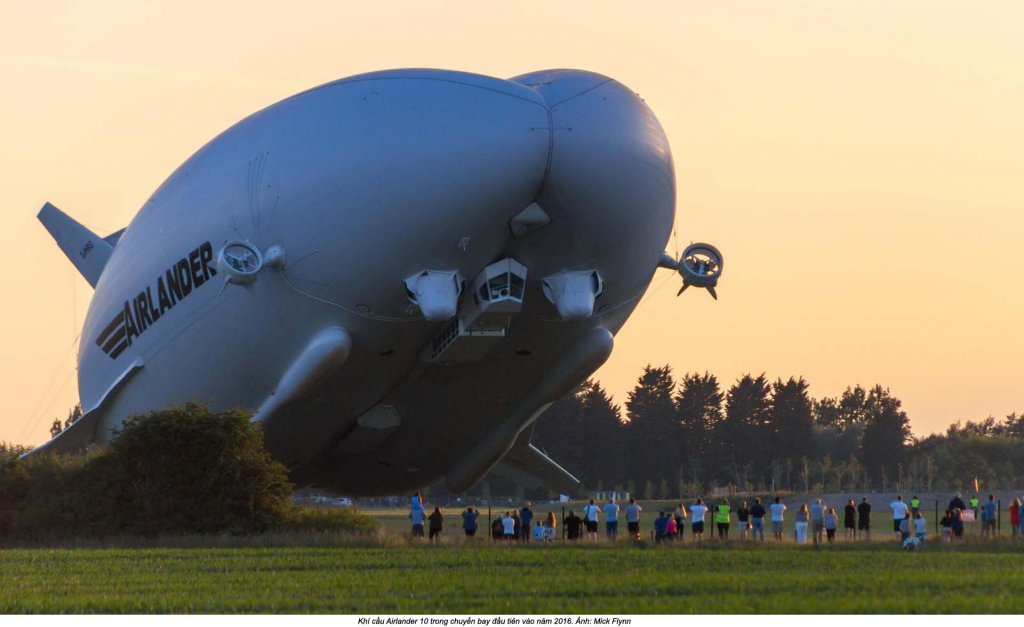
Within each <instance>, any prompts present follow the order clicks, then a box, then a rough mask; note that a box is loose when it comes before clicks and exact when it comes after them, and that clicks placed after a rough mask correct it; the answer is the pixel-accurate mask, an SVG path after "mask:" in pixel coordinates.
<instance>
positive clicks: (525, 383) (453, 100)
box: [54, 70, 675, 494]
mask: <svg viewBox="0 0 1024 627" xmlns="http://www.w3.org/2000/svg"><path fill="white" fill-rule="evenodd" d="M674 204H675V186H674V177H673V169H672V160H671V153H670V151H669V149H668V144H667V141H666V140H665V137H664V133H663V132H662V130H661V127H660V126H659V125H658V123H657V120H656V119H655V117H654V115H653V113H651V111H650V109H649V108H648V107H647V106H646V104H644V103H643V101H642V100H640V99H639V98H638V97H637V96H636V95H635V94H634V93H632V92H631V91H629V90H628V89H626V88H625V87H624V86H622V85H621V84H619V83H617V82H615V81H612V80H610V79H608V78H606V77H603V76H600V75H597V74H592V73H587V72H579V71H568V70H567V71H550V72H540V73H536V74H530V75H525V76H521V77H517V78H515V79H512V80H500V79H494V78H489V77H483V76H478V75H472V74H465V73H459V72H448V71H439V70H400V71H388V72H378V73H373V74H369V75H362V76H357V77H352V78H349V79H343V80H341V81H337V82H335V83H330V84H327V85H324V86H321V87H319V88H316V89H313V90H310V91H308V92H304V93H302V94H299V95H297V96H294V97H292V98H289V99H287V100H285V101H282V102H281V103H278V104H276V105H273V106H271V107H268V108H267V109H264V110H263V111H260V112H258V113H256V114H254V115H253V116H250V117H249V118H246V119H245V120H243V121H241V122H239V123H238V124H237V125H235V126H234V127H232V128H230V129H228V130H227V131H225V132H224V133H223V134H221V135H220V136H218V137H217V138H215V139H214V140H212V141H211V142H210V143H209V144H207V145H206V146H205V147H203V148H202V149H201V150H199V151H198V152H197V153H196V154H195V155H194V156H193V157H192V158H190V159H189V160H188V161H186V162H185V163H184V164H183V165H182V166H181V167H180V168H179V169H178V170H177V171H176V172H174V173H173V174H172V175H171V176H170V177H169V178H168V180H167V181H166V182H165V183H164V184H163V185H162V186H161V187H160V188H159V189H158V190H157V191H156V192H155V193H154V195H153V197H152V198H151V199H150V200H149V201H148V202H147V203H146V205H145V206H144V207H143V209H142V210H141V211H140V212H139V214H138V215H137V216H136V217H135V218H134V219H133V220H132V222H131V223H130V224H129V225H128V227H127V228H126V230H125V231H124V233H123V234H122V235H120V238H119V239H118V240H117V241H116V245H114V246H113V248H112V250H111V251H110V253H109V259H108V260H106V263H105V266H104V267H103V269H102V273H101V274H99V277H98V281H97V282H96V285H95V287H96V292H95V295H94V298H93V301H92V303H91V305H90V309H89V313H88V316H87V319H86V322H85V326H84V329H83V334H82V341H81V348H80V352H79V388H80V395H81V399H82V404H83V407H84V408H85V409H86V411H87V414H90V413H91V414H92V415H91V416H90V420H89V421H88V423H87V424H86V425H83V427H82V428H81V429H80V430H81V431H82V432H83V434H84V435H78V436H75V437H65V436H62V437H61V438H58V441H60V440H64V442H65V443H66V444H65V445H64V446H65V447H66V446H70V445H71V444H72V443H76V444H80V443H81V442H83V441H86V440H88V441H95V442H100V443H102V442H104V441H106V440H107V439H109V437H110V434H111V432H112V430H114V429H116V428H117V426H118V425H120V424H121V423H122V422H123V421H124V420H125V419H126V418H127V417H128V416H131V415H133V414H141V413H145V412H148V411H152V410H154V409H160V408H163V407H168V406H172V405H180V404H182V403H185V402H189V401H201V402H205V403H207V404H209V405H210V406H211V407H213V408H218V409H219V408H228V407H239V406H241V407H245V408H248V409H250V410H252V411H253V412H255V416H256V420H258V421H260V423H261V425H262V426H263V429H264V433H265V441H266V445H267V447H268V448H269V450H270V451H271V452H272V453H273V454H274V455H275V456H276V457H277V458H278V459H280V460H281V461H282V462H284V463H285V464H286V465H288V466H289V467H290V468H291V469H292V473H293V477H295V479H296V480H297V481H299V482H301V483H305V484H315V485H320V486H323V487H327V488H332V489H335V490H338V491H342V492H347V493H352V494H385V493H394V492H397V491H402V490H408V489H411V488H415V487H417V486H422V485H426V484H428V483H430V482H433V481H436V480H439V479H447V480H448V482H449V485H450V486H452V487H453V488H455V489H466V488H467V487H468V486H470V485H472V483H473V482H474V481H476V480H477V479H478V478H479V476H480V475H481V474H482V473H483V472H486V471H487V470H489V469H490V468H492V467H494V465H495V464H498V463H499V462H500V461H501V460H502V458H503V457H505V456H506V455H508V454H510V451H513V450H514V449H515V447H517V446H518V447H522V446H523V445H524V442H523V436H524V434H527V433H528V431H527V429H528V427H529V424H530V422H531V421H532V420H533V419H535V417H536V415H537V414H538V412H539V411H541V410H542V408H543V407H545V406H546V404H548V403H550V402H552V401H553V400H555V399H556V398H557V397H558V396H560V395H562V394H565V393H566V392H568V391H570V390H571V389H572V388H573V387H574V386H575V385H578V384H579V383H581V382H582V381H583V380H585V378H586V377H587V376H589V375H590V374H591V373H592V372H593V371H594V370H595V369H596V368H597V367H599V366H600V364H601V363H602V362H603V361H604V359H606V358H607V356H608V354H609V352H610V351H611V336H612V335H613V334H614V333H615V332H617V331H618V329H619V328H620V327H621V326H622V325H623V324H624V323H625V321H626V319H627V318H628V316H629V314H630V313H631V312H632V310H633V308H634V307H635V306H636V304H637V303H638V301H639V299H640V297H641V296H642V294H643V293H644V291H645V290H646V288H647V286H648V284H649V283H650V280H651V277H652V275H653V273H654V271H655V269H656V268H657V266H658V262H659V257H660V255H661V251H662V250H663V248H664V245H665V243H666V241H667V239H668V235H669V232H670V230H671V225H672V222H673V218H674ZM527 208H530V209H529V211H527ZM522 216H527V217H528V218H523V217H522ZM535 216H541V218H537V217H535ZM524 225H525V226H524ZM232 242H235V243H241V245H242V246H248V247H251V248H252V249H253V250H254V254H256V255H258V256H260V257H261V258H266V259H267V260H268V263H267V264H266V266H265V267H263V268H262V269H260V270H259V271H258V272H256V273H253V274H252V276H251V277H249V276H248V275H245V276H244V277H243V276H242V275H240V274H239V273H237V272H235V273H234V274H232V272H233V271H234V270H233V269H232V268H229V267H225V266H224V265H223V263H224V259H225V257H224V251H225V250H227V249H228V248H229V247H230V246H231V245H232ZM271 257H273V259H274V261H273V262H272V263H271V262H269V260H270V259H271ZM504 259H508V260H512V261H511V262H510V263H513V264H518V265H516V267H519V266H522V267H523V268H524V272H527V273H528V274H527V275H526V278H525V286H524V291H523V293H522V295H521V299H520V301H521V302H518V303H516V307H517V308H516V310H515V311H512V312H511V313H508V314H504V315H503V316H504V317H502V316H497V317H495V316H493V315H491V317H492V318H493V319H494V320H502V321H503V322H502V323H501V328H500V329H498V328H495V329H487V330H486V331H487V332H486V333H484V332H480V331H473V330H471V329H470V330H467V331H466V333H465V334H464V335H460V336H459V342H460V343H459V344H457V345H456V346H455V347H454V348H452V350H451V351H450V352H448V353H447V354H446V356H445V357H444V358H438V357H437V356H436V355H433V356H431V355H430V351H429V350H428V349H429V347H430V346H432V345H434V346H436V345H437V342H438V341H439V340H438V338H439V337H440V336H442V335H443V334H444V333H445V330H446V329H447V328H449V327H451V324H452V322H453V321H456V322H458V321H459V320H461V319H464V315H463V312H464V311H465V310H466V308H472V307H473V304H472V302H470V301H471V298H472V294H470V293H469V290H467V289H465V286H466V285H468V284H470V283H472V281H473V279H474V277H477V276H478V275H480V273H481V272H482V271H483V270H484V269H485V268H487V267H488V266H489V264H494V263H495V262H498V261H499V260H504ZM510 267H511V266H510ZM429 272H443V273H448V274H447V275H450V276H453V277H455V282H456V284H457V289H460V290H464V291H463V292H462V293H461V295H460V296H458V300H457V301H455V302H454V303H453V305H452V306H453V308H455V309H454V310H455V311H456V312H457V314H456V316H454V317H452V318H450V319H445V320H437V319H428V318H430V316H429V315H427V313H426V312H427V308H426V304H425V302H414V300H415V299H414V298H413V296H411V295H410V291H409V290H408V289H407V288H406V287H405V286H406V285H408V284H407V283H406V284H403V281H404V280H406V279H407V278H409V277H416V276H419V275H423V274H425V273H429ZM580 273H584V275H585V273H592V274H593V276H594V277H595V278H594V281H595V284H597V283H599V284H600V293H597V292H596V291H595V294H594V295H591V297H590V298H591V299H590V301H586V300H584V301H582V302H584V309H585V311H584V314H583V315H580V314H579V313H578V312H577V313H573V314H572V315H571V316H568V315H567V314H566V313H565V312H566V311H568V310H567V309H565V308H561V307H556V303H555V302H553V301H552V298H553V297H552V295H551V289H552V287H551V286H552V285H555V284H557V285H559V286H561V285H562V283H543V280H544V278H545V277H570V278H572V277H576V278H579V276H584V275H581V274H580ZM243 274H244V273H243ZM447 275H445V276H447ZM243 278H244V280H242V279H243ZM584 278H585V276H584ZM460 282H461V283H460ZM577 283H579V282H578V281H577ZM186 288H187V289H186ZM591 305H592V308H589V309H588V307H590V306H591ZM578 309H579V308H578V307H577V310H578ZM442 311H443V309H442ZM573 311H576V310H573ZM492 326H493V325H492ZM133 327H134V328H133ZM499 331H500V332H499ZM474 333H475V334H474ZM463 340H464V341H463ZM456 349H458V350H456ZM460 350H461V351H462V352H459V351H460ZM75 428H77V426H76V427H75ZM72 430H74V428H73V429H72ZM58 441H55V442H54V448H55V449H59V448H60V446H57V442H58ZM526 443H528V439H527V442H526Z"/></svg>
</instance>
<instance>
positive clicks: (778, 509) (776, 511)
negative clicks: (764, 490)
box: [768, 496, 786, 542]
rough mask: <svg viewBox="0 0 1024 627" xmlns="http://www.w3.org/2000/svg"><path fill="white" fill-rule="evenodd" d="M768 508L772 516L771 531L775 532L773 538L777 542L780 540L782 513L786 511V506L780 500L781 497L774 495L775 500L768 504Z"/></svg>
mask: <svg viewBox="0 0 1024 627" xmlns="http://www.w3.org/2000/svg"><path fill="white" fill-rule="evenodd" d="M768 510H769V511H770V512H771V516H772V533H773V534H775V539H776V540H778V541H779V542H781V541H782V531H783V525H784V522H785V521H784V519H783V514H784V513H785V511H786V506H785V504H783V502H782V497H781V496H777V497H775V502H774V503H772V504H771V505H769V506H768Z"/></svg>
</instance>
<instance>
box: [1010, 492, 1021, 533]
mask: <svg viewBox="0 0 1024 627" xmlns="http://www.w3.org/2000/svg"><path fill="white" fill-rule="evenodd" d="M1018 535H1020V499H1013V502H1012V503H1010V536H1011V537H1013V538H1016V537H1017V536H1018Z"/></svg>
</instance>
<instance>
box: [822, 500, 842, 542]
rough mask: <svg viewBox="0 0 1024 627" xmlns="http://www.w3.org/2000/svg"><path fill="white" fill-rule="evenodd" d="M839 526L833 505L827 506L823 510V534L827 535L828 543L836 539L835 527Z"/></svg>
mask: <svg viewBox="0 0 1024 627" xmlns="http://www.w3.org/2000/svg"><path fill="white" fill-rule="evenodd" d="M837 528H839V516H837V515H836V510H835V508H834V507H830V508H828V511H827V512H825V535H826V536H828V543H829V544H832V543H833V542H835V541H836V529H837Z"/></svg>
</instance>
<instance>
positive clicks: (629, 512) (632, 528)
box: [626, 498, 643, 540]
mask: <svg viewBox="0 0 1024 627" xmlns="http://www.w3.org/2000/svg"><path fill="white" fill-rule="evenodd" d="M641 511H643V508H642V507H640V506H639V505H637V504H636V499H634V498H630V499H629V505H627V506H626V527H627V529H628V530H629V537H631V538H633V539H634V540H639V539H640V512H641Z"/></svg>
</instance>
